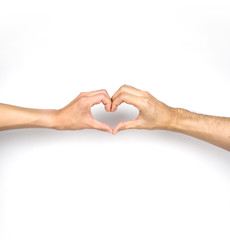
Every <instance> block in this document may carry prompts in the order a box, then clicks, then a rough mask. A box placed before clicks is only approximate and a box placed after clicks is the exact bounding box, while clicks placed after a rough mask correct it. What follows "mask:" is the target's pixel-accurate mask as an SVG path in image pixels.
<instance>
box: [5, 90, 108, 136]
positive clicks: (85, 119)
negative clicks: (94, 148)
mask: <svg viewBox="0 0 230 240" xmlns="http://www.w3.org/2000/svg"><path fill="white" fill-rule="evenodd" d="M101 102H102V103H103V104H104V105H105V110H106V111H110V108H111V98H110V97H109V95H108V93H107V91H106V90H98V91H93V92H85V93H81V94H79V95H78V96H77V97H76V98H75V99H74V100H73V101H72V102H71V103H69V104H68V105H67V106H65V107H63V108H61V109H59V110H49V109H31V108H22V107H17V106H12V105H6V104H0V113H1V115H0V130H8V129H16V128H37V127H38V128H39V127H42V128H52V129H57V130H80V129H86V128H87V129H98V130H102V131H108V132H110V133H112V128H111V127H110V126H109V125H107V124H105V123H102V122H99V121H97V120H95V119H94V118H93V115H92V113H91V107H92V106H94V105H95V104H99V103H101Z"/></svg>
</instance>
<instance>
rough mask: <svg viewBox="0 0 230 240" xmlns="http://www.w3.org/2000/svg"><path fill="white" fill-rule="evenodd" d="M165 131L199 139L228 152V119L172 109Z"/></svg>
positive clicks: (229, 137)
mask: <svg viewBox="0 0 230 240" xmlns="http://www.w3.org/2000/svg"><path fill="white" fill-rule="evenodd" d="M173 112H174V114H173V117H172V120H171V122H170V124H169V125H168V126H167V127H166V129H167V130H171V131H175V132H180V133H183V134H187V135H190V136H193V137H195V138H199V139H201V140H204V141H206V142H209V143H211V144H214V145H216V146H219V147H222V148H224V149H226V150H228V151H230V118H226V117H215V116H208V115H202V114H196V113H192V112H189V111H187V110H185V109H178V108H175V109H173Z"/></svg>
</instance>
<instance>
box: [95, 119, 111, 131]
mask: <svg viewBox="0 0 230 240" xmlns="http://www.w3.org/2000/svg"><path fill="white" fill-rule="evenodd" d="M92 128H94V129H98V130H101V131H107V132H109V133H113V129H112V128H111V127H110V126H109V125H108V124H106V123H103V122H99V121H97V120H93V122H92Z"/></svg>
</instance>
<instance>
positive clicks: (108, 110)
mask: <svg viewBox="0 0 230 240" xmlns="http://www.w3.org/2000/svg"><path fill="white" fill-rule="evenodd" d="M105 110H106V111H107V112H110V111H111V105H110V104H106V105H105Z"/></svg>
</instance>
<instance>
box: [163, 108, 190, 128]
mask: <svg viewBox="0 0 230 240" xmlns="http://www.w3.org/2000/svg"><path fill="white" fill-rule="evenodd" d="M190 115H191V113H190V112H189V111H188V110H186V109H183V108H171V114H170V120H169V124H168V126H167V127H166V130H170V131H175V132H181V131H183V129H185V128H186V125H188V124H189V121H190V118H191V116H190Z"/></svg>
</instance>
